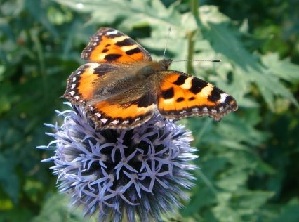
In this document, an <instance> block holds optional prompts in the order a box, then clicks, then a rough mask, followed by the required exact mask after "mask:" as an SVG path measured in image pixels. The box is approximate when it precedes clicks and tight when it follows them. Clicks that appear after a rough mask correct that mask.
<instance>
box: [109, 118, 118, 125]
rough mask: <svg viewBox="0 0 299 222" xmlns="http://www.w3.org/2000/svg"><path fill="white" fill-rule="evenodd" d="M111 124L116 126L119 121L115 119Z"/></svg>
mask: <svg viewBox="0 0 299 222" xmlns="http://www.w3.org/2000/svg"><path fill="white" fill-rule="evenodd" d="M111 123H112V124H114V125H116V124H118V123H119V120H118V119H115V120H113V121H112V122H111Z"/></svg>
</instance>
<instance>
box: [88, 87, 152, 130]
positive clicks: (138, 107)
mask: <svg viewBox="0 0 299 222" xmlns="http://www.w3.org/2000/svg"><path fill="white" fill-rule="evenodd" d="M131 90H132V92H134V90H135V89H134V88H132V89H131ZM128 94H130V95H132V94H131V93H128ZM156 103H157V102H156V96H155V95H153V94H152V93H151V92H147V93H144V94H135V96H131V97H130V98H124V97H123V95H121V96H115V97H112V98H109V99H107V100H103V101H99V102H96V103H94V104H91V105H88V106H87V116H88V117H89V118H90V119H92V120H93V122H94V124H95V127H96V128H101V129H105V128H109V129H120V128H122V129H125V128H127V129H131V128H134V127H136V126H138V125H140V124H142V123H144V122H146V121H148V120H149V119H150V118H151V117H152V115H153V114H154V112H155V110H156V109H157V107H156Z"/></svg>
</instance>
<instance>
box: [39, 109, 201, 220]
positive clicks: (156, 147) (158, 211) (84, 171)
mask: <svg viewBox="0 0 299 222" xmlns="http://www.w3.org/2000/svg"><path fill="white" fill-rule="evenodd" d="M73 108H74V110H67V111H64V112H58V111H57V113H58V115H59V116H62V117H63V118H64V120H63V123H62V124H61V125H58V124H56V125H49V124H48V125H47V126H49V127H51V128H53V129H54V133H48V135H49V136H51V137H53V139H54V140H53V141H52V142H50V143H49V144H48V145H47V146H40V147H38V148H47V149H48V148H53V147H54V148H55V149H54V150H55V154H54V156H53V157H51V158H49V159H46V160H44V161H51V162H53V163H54V166H52V167H51V169H52V170H53V173H54V174H55V175H57V177H58V184H59V190H60V191H61V192H66V193H69V194H71V197H72V204H74V205H82V206H83V207H84V214H85V215H93V214H95V213H98V221H111V220H112V221H115V222H117V221H121V220H123V219H124V218H126V219H127V221H129V222H133V221H135V219H136V218H139V220H140V221H151V220H155V221H158V220H161V216H162V215H163V214H169V213H173V212H174V211H175V210H176V209H177V208H178V207H180V206H181V201H182V200H186V199H188V196H187V195H186V189H189V188H190V187H191V186H192V185H193V183H192V181H193V180H194V178H193V176H192V175H191V174H190V172H189V171H190V170H193V169H195V168H196V167H195V165H193V164H192V163H191V160H193V159H194V158H196V155H194V154H193V152H194V151H195V149H194V148H192V147H191V146H190V142H191V141H192V136H191V133H190V131H188V130H186V129H185V128H184V127H183V126H180V125H177V124H175V123H173V122H172V121H170V120H165V119H164V118H163V117H161V116H159V115H155V116H154V117H153V118H152V119H150V120H149V121H148V122H146V123H144V124H142V125H141V126H138V127H136V128H134V129H130V130H124V129H122V130H112V129H105V130H95V129H94V128H93V124H92V122H90V120H88V119H87V118H86V115H85V112H84V110H83V109H82V108H81V107H77V106H74V107H73Z"/></svg>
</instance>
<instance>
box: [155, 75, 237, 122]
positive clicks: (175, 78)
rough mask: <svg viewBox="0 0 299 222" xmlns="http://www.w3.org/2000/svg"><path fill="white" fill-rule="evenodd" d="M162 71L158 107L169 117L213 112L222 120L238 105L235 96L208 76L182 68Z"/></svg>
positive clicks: (204, 114)
mask: <svg viewBox="0 0 299 222" xmlns="http://www.w3.org/2000/svg"><path fill="white" fill-rule="evenodd" d="M162 73H163V74H162ZM162 73H161V74H162V75H163V78H162V80H161V83H160V87H159V92H158V109H159V111H160V113H161V114H162V115H163V116H165V117H167V118H174V119H179V118H183V117H187V116H210V117H212V118H213V119H215V120H220V119H221V118H222V117H223V116H224V115H225V114H227V113H229V112H232V111H235V110H237V108H238V106H237V102H236V100H235V99H234V98H233V97H232V96H230V95H228V94H227V93H225V92H223V91H222V90H220V89H218V88H217V87H215V86H213V85H212V84H210V83H208V82H206V81H204V80H201V79H199V78H196V77H193V76H188V75H187V74H185V73H182V72H178V71H164V72H162Z"/></svg>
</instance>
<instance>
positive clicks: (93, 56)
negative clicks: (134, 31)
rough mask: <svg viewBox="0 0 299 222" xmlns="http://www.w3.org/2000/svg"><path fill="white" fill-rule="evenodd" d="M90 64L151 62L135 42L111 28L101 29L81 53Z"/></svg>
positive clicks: (145, 52)
mask: <svg viewBox="0 0 299 222" xmlns="http://www.w3.org/2000/svg"><path fill="white" fill-rule="evenodd" d="M81 58H82V59H84V60H88V61H91V62H98V63H102V62H109V63H134V62H137V61H151V60H152V58H151V56H150V54H149V53H148V52H147V51H146V50H145V49H144V48H143V47H142V46H141V45H140V44H138V43H137V42H136V41H134V40H133V39H131V38H130V37H129V36H127V35H125V34H124V33H122V32H120V31H118V30H116V29H113V28H107V27H104V28H101V29H100V30H99V31H98V32H97V33H96V34H94V35H93V36H92V38H91V40H90V42H89V43H88V45H87V46H86V47H85V49H84V50H83V51H82V53H81Z"/></svg>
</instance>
